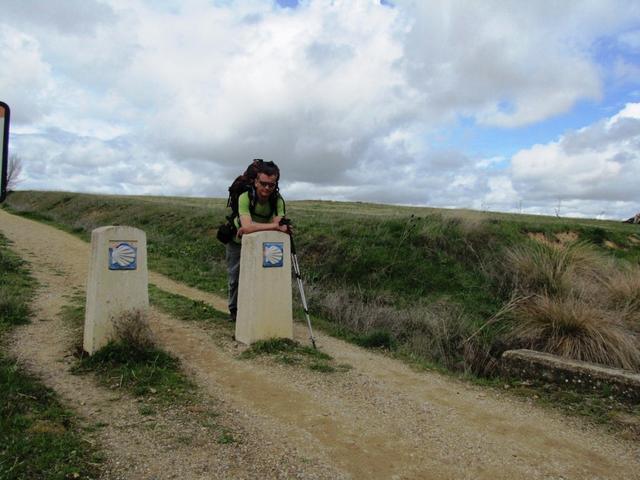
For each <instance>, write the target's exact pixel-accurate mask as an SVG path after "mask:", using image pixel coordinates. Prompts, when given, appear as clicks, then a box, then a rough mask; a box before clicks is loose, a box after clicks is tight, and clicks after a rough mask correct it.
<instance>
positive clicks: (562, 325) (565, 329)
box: [506, 294, 640, 370]
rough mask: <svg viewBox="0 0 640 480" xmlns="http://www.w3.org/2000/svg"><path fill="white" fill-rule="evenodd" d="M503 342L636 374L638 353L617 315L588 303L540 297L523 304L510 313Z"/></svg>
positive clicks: (577, 298)
mask: <svg viewBox="0 0 640 480" xmlns="http://www.w3.org/2000/svg"><path fill="white" fill-rule="evenodd" d="M514 316H515V319H516V323H515V326H514V328H513V330H512V331H511V332H510V333H509V334H508V335H506V340H507V342H509V343H511V344H512V345H514V346H517V347H520V348H530V349H534V350H540V351H543V352H548V353H553V354H556V355H560V356H563V357H567V358H573V359H576V360H584V361H589V362H595V363H600V364H604V365H610V366H614V367H620V368H626V369H630V370H637V369H638V368H639V367H640V349H639V348H638V343H637V340H636V338H635V336H634V335H632V334H631V332H629V331H628V330H627V329H626V328H625V327H624V325H623V324H622V322H620V321H619V320H618V319H617V314H616V313H615V312H611V311H610V310H606V309H603V308H602V307H601V306H600V305H594V304H593V303H592V302H591V301H590V299H587V298H584V297H581V296H576V295H569V296H560V297H559V296H551V295H548V294H540V295H535V296H532V297H530V298H528V299H525V300H523V301H522V302H521V303H520V305H519V306H518V308H517V309H516V310H515V311H514Z"/></svg>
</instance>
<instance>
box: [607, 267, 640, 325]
mask: <svg viewBox="0 0 640 480" xmlns="http://www.w3.org/2000/svg"><path fill="white" fill-rule="evenodd" d="M601 285H602V287H603V288H604V290H605V292H606V293H607V294H608V297H609V304H610V305H611V307H612V308H615V309H617V310H619V311H622V312H625V315H623V317H624V318H625V319H626V320H627V321H628V323H629V324H630V326H631V327H633V328H635V329H638V328H639V327H640V267H637V266H631V265H623V266H620V267H618V268H616V269H614V268H611V269H610V270H609V271H608V272H607V273H606V275H604V276H603V278H602V281H601Z"/></svg>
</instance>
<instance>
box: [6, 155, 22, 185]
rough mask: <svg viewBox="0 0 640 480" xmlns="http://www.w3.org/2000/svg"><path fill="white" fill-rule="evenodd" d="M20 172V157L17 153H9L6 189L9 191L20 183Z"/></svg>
mask: <svg viewBox="0 0 640 480" xmlns="http://www.w3.org/2000/svg"><path fill="white" fill-rule="evenodd" d="M21 173H22V158H20V157H19V156H18V155H10V156H9V162H8V165H7V191H8V192H11V191H13V189H15V187H16V185H18V183H20V181H21V178H20V174H21Z"/></svg>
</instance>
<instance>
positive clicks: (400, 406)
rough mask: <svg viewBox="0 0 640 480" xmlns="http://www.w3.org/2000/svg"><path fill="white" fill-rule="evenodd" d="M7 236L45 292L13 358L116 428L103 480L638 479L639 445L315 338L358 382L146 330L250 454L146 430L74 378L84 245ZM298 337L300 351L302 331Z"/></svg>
mask: <svg viewBox="0 0 640 480" xmlns="http://www.w3.org/2000/svg"><path fill="white" fill-rule="evenodd" d="M0 231H2V233H4V234H5V235H6V236H7V237H8V238H10V239H11V240H12V241H13V242H14V245H13V248H14V249H15V250H17V251H18V252H19V253H20V254H21V255H23V256H24V257H25V258H26V259H27V260H29V261H30V262H31V263H32V266H33V270H34V274H35V275H36V276H37V278H38V279H39V281H40V282H41V284H42V287H41V289H40V292H39V295H38V299H37V303H36V305H37V309H38V315H37V318H38V320H40V321H36V322H34V323H32V324H31V325H28V326H25V327H23V328H21V329H20V330H18V332H17V334H16V337H15V342H14V351H15V352H16V353H17V354H19V355H20V357H21V358H22V359H23V360H24V362H25V363H26V364H27V365H28V366H29V367H30V368H31V369H32V370H34V371H36V372H37V373H38V374H40V375H41V376H42V377H43V378H44V380H45V382H46V383H48V384H49V385H51V386H52V387H54V388H55V389H56V390H58V391H59V392H60V393H61V395H62V396H63V398H64V399H65V400H66V401H67V402H68V403H69V404H70V405H72V406H73V407H74V408H76V409H77V410H78V411H79V412H80V413H81V414H82V415H83V416H84V417H85V418H87V419H90V421H91V422H104V423H109V426H108V427H105V428H103V429H100V430H99V431H98V432H96V434H95V435H96V440H97V441H100V442H101V443H102V444H103V445H104V448H105V449H106V450H107V451H108V452H109V453H108V457H109V460H108V472H107V474H106V476H107V478H120V477H121V478H362V479H369V478H381V479H383V478H389V479H465V478H469V479H478V478H492V479H493V478H504V479H512V478H527V479H529V478H531V479H560V478H563V479H569V478H575V479H578V478H579V479H582V478H594V479H595V478H611V479H622V478H624V479H633V478H640V473H639V472H640V469H639V467H640V449H639V448H638V445H637V444H636V443H633V442H628V441H624V440H621V439H619V438H617V437H613V436H610V435H608V434H605V433H603V432H602V431H601V430H599V429H592V428H588V427H585V426H583V425H581V424H580V422H579V421H578V420H571V419H566V418H564V417H562V416H560V415H557V414H554V413H552V412H549V411H545V410H541V409H539V408H536V407H534V406H532V405H529V404H527V403H524V402H520V401H515V400H512V399H510V398H508V397H506V396H505V397H502V396H500V395H499V394H496V393H494V392H492V391H487V390H483V389H480V388H475V387H472V386H469V385H466V384H463V383H459V382H456V381H453V380H451V379H448V378H445V377H442V376H440V375H437V374H433V373H417V372H414V371H412V370H411V369H409V368H408V367H407V366H405V365H403V364H401V363H399V362H397V361H395V360H392V359H389V358H387V357H385V356H383V355H378V354H376V353H372V352H370V351H366V350H362V349H359V348H357V347H354V346H351V345H349V344H346V343H344V342H342V341H339V340H336V339H333V338H330V337H327V336H324V335H321V334H320V335H318V343H319V346H320V348H321V349H322V350H323V351H325V352H327V353H329V354H330V355H332V356H333V357H334V358H335V359H336V361H337V362H340V363H347V364H349V365H351V366H352V367H353V368H352V369H351V370H348V371H346V372H337V373H333V374H323V373H319V372H312V371H309V370H305V369H302V368H299V367H291V366H284V365H279V364H275V363H273V362H268V361H260V360H256V361H246V360H244V361H241V360H238V359H237V353H236V352H237V347H236V346H235V345H234V343H233V342H231V340H224V339H223V340H221V339H220V338H212V336H211V334H210V332H207V331H206V330H203V329H201V328H199V327H198V326H196V325H193V324H188V323H183V322H179V321H177V320H175V319H173V318H170V317H168V316H166V315H162V314H159V313H157V312H156V313H155V314H154V315H153V324H152V326H153V328H154V330H155V332H156V334H157V335H158V338H159V339H160V342H161V344H162V346H163V347H164V348H166V349H167V350H169V351H171V352H172V353H174V354H175V355H177V356H178V357H180V358H181V360H182V362H183V365H184V366H185V367H186V369H187V370H188V372H189V373H190V374H191V375H192V376H193V378H194V379H195V380H196V382H197V383H198V384H199V385H200V386H201V387H202V389H203V391H204V392H205V394H206V397H207V398H206V400H205V403H207V404H212V405H215V408H216V409H217V411H218V412H219V422H220V423H221V424H222V425H224V427H225V428H227V429H229V430H230V431H233V432H235V434H237V435H238V436H239V437H241V438H242V441H241V442H239V443H237V444H234V445H231V446H229V445H219V444H217V443H216V442H215V441H214V440H212V438H211V436H212V435H213V434H212V433H211V432H208V431H207V430H206V429H203V428H202V427H201V425H199V424H198V421H197V419H195V420H194V419H193V418H191V417H192V416H189V415H186V416H185V415H184V414H183V413H184V412H179V411H168V412H163V414H162V415H158V416H157V417H156V418H155V419H154V420H153V422H151V423H153V426H152V427H151V426H150V425H148V423H149V422H147V421H146V420H145V419H144V418H143V417H141V416H140V414H139V413H138V411H137V408H136V405H135V401H134V400H133V399H129V398H125V397H118V400H117V401H114V393H113V392H111V391H108V390H106V389H101V388H98V387H96V386H94V384H93V383H92V382H91V380H90V379H87V378H85V377H76V376H72V375H69V374H68V365H67V364H68V363H69V362H70V359H69V358H68V357H65V355H67V356H68V349H69V348H70V343H71V341H72V340H71V337H72V335H71V334H70V332H68V331H65V329H64V328H63V325H61V322H60V321H59V319H57V312H58V310H59V309H60V307H61V306H62V305H63V304H65V303H68V298H65V295H66V296H69V295H72V294H73V293H74V291H80V292H83V291H84V284H85V282H86V271H87V262H88V256H89V246H88V244H86V243H84V242H82V241H80V240H78V239H77V238H75V237H72V236H70V235H68V234H65V233H63V232H60V231H58V230H55V229H53V228H50V227H47V226H44V225H42V224H39V223H36V222H32V221H29V220H26V219H22V218H19V217H15V216H12V215H9V214H7V213H6V212H4V211H1V210H0ZM150 281H151V282H152V283H155V284H156V285H157V286H158V287H160V288H162V289H164V290H167V291H170V292H174V293H179V294H181V295H185V296H189V297H192V298H195V299H199V300H203V301H205V302H207V303H210V304H212V305H214V306H216V307H217V308H224V305H225V302H224V300H223V299H220V298H218V297H215V296H213V295H211V294H208V293H205V292H201V291H199V290H195V289H192V288H189V287H186V286H184V285H182V284H179V283H176V282H173V281H171V280H169V279H167V278H166V277H163V276H162V275H159V274H151V275H150ZM296 336H297V337H298V339H299V340H301V341H304V340H305V338H306V332H305V330H304V327H303V326H296ZM65 358H66V360H65ZM108 418H116V419H117V420H116V422H113V421H109V420H106V419H108ZM141 422H142V423H141ZM118 425H119V426H120V427H117V426H118ZM123 425H124V426H123ZM158 432H161V433H160V434H158ZM162 432H164V433H162ZM181 438H191V439H194V438H195V439H196V441H190V442H187V443H188V445H182V443H184V442H182V443H181V441H180V439H181ZM138 445H140V447H141V448H139V447H138Z"/></svg>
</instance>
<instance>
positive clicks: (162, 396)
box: [73, 341, 196, 404]
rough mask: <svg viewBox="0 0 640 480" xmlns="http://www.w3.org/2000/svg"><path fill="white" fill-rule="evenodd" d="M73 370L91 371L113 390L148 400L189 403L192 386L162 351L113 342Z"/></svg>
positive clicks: (177, 365)
mask: <svg viewBox="0 0 640 480" xmlns="http://www.w3.org/2000/svg"><path fill="white" fill-rule="evenodd" d="M73 371H74V373H77V374H83V373H88V372H93V373H95V374H96V376H97V378H98V380H99V382H100V383H101V384H102V385H103V386H105V387H107V388H111V389H113V390H116V389H123V390H125V391H128V392H129V393H131V394H133V395H134V396H138V397H142V396H144V397H146V398H147V400H149V401H151V402H159V403H164V404H173V403H182V404H188V403H189V399H190V397H191V396H192V395H193V392H194V391H195V388H196V387H195V385H194V384H193V383H192V382H191V381H190V380H188V379H187V377H186V376H185V375H184V374H183V373H182V371H181V370H180V362H179V361H178V359H176V358H175V357H173V356H171V355H170V354H168V353H166V352H164V351H163V350H161V349H159V348H157V347H153V346H144V347H141V346H139V345H136V344H131V343H128V342H123V341H112V342H110V343H108V344H107V345H106V346H104V347H103V348H101V349H100V350H98V351H97V352H95V353H94V354H93V355H92V356H90V357H84V358H82V359H81V360H80V362H79V364H78V365H77V366H76V367H74V369H73Z"/></svg>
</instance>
